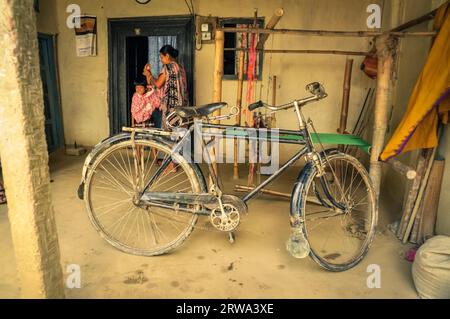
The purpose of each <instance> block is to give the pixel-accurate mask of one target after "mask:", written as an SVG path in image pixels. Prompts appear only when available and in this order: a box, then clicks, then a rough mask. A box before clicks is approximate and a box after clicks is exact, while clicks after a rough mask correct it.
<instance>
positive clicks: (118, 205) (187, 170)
mask: <svg viewBox="0 0 450 319" xmlns="http://www.w3.org/2000/svg"><path fill="white" fill-rule="evenodd" d="M170 153H171V148H170V147H169V146H167V145H165V144H163V143H160V142H158V141H155V140H142V139H141V140H136V141H135V144H133V143H132V141H131V140H127V141H124V142H121V143H118V144H115V145H113V146H111V147H110V148H108V149H107V150H105V151H104V152H103V153H102V154H100V155H99V156H98V158H97V159H96V160H95V161H94V163H93V165H92V167H91V169H90V171H89V173H88V175H87V178H86V184H85V195H86V196H85V202H86V207H87V210H88V214H89V218H90V220H91V222H92V224H93V225H94V227H95V229H96V230H97V231H98V232H99V233H100V235H101V236H102V237H103V238H104V239H105V240H106V241H107V242H108V243H110V244H111V245H113V246H114V247H116V248H118V249H120V250H122V251H124V252H127V253H131V254H135V255H142V256H155V255H161V254H164V253H167V252H169V251H170V250H172V249H175V248H176V247H178V246H179V245H180V244H181V243H183V242H184V241H185V240H186V238H187V237H188V236H189V235H190V234H191V232H192V230H193V229H194V225H195V223H196V222H197V218H198V216H197V215H196V214H191V213H186V212H176V211H175V210H173V209H165V208H156V207H142V206H138V205H136V204H135V203H136V196H137V194H139V191H142V190H143V188H144V186H145V185H146V184H147V182H148V181H150V180H151V179H152V177H153V176H154V175H155V173H156V172H157V171H158V170H159V169H160V165H161V163H162V162H164V161H165V159H168V158H170V162H169V165H168V166H167V167H166V168H165V169H164V171H163V172H162V173H161V174H160V175H159V176H158V177H157V178H156V179H154V180H153V182H152V184H151V185H150V187H149V189H148V191H153V192H183V193H202V192H205V191H206V185H205V182H204V179H203V177H202V175H201V172H200V171H199V170H198V168H197V167H196V166H193V165H191V164H189V163H188V162H187V161H186V160H185V159H184V158H183V157H182V156H180V155H174V156H173V157H171V156H170ZM188 208H192V209H195V208H196V207H188Z"/></svg>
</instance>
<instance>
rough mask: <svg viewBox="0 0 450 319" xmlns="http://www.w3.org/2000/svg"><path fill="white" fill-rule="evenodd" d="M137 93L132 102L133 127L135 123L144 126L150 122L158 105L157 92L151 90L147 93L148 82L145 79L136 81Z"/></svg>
mask: <svg viewBox="0 0 450 319" xmlns="http://www.w3.org/2000/svg"><path fill="white" fill-rule="evenodd" d="M134 85H135V89H136V92H135V93H134V94H133V99H132V101H131V115H132V117H133V126H134V124H135V123H137V124H141V125H143V126H145V125H146V123H147V122H148V121H149V120H150V118H151V116H152V113H153V110H154V109H155V108H157V107H159V105H157V104H158V103H157V99H156V92H155V91H154V90H153V88H151V87H150V88H149V91H148V92H146V87H147V82H146V80H145V79H136V81H134Z"/></svg>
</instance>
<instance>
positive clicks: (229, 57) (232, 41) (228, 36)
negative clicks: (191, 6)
mask: <svg viewBox="0 0 450 319" xmlns="http://www.w3.org/2000/svg"><path fill="white" fill-rule="evenodd" d="M253 21H254V20H253V19H252V18H226V19H220V21H219V24H220V26H221V27H223V28H241V27H242V28H247V27H249V26H252V25H253ZM256 22H257V25H258V28H263V27H264V19H262V18H259V19H257V20H256ZM250 35H251V34H250V33H248V34H247V33H228V32H226V33H225V44H224V48H225V50H224V55H223V79H224V80H236V79H237V73H238V67H239V63H238V62H239V61H238V56H239V51H235V50H234V51H233V50H227V49H236V48H248V47H249V46H250V39H251V37H250ZM263 57H264V55H263V52H259V54H258V56H257V61H256V75H257V78H258V80H261V77H262V65H263V63H262V61H263ZM247 62H248V54H246V59H245V63H244V80H245V79H247Z"/></svg>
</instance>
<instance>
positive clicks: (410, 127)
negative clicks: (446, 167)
mask: <svg viewBox="0 0 450 319" xmlns="http://www.w3.org/2000/svg"><path fill="white" fill-rule="evenodd" d="M449 7H450V4H449V3H447V4H444V5H443V6H441V8H439V10H438V12H437V15H436V18H435V23H434V29H435V30H439V29H440V31H439V34H438V36H437V38H436V40H435V43H434V45H433V48H432V49H431V51H430V55H429V56H428V60H427V62H426V64H425V67H424V69H423V70H422V73H421V74H420V76H419V79H418V81H417V83H416V86H415V87H414V91H413V93H412V95H411V98H410V101H409V105H408V108H407V111H406V114H405V115H404V117H403V119H402V121H401V122H400V124H399V126H398V127H397V129H396V131H395V132H394V135H393V136H392V138H391V139H390V141H389V142H388V144H387V146H386V148H385V149H384V151H383V153H382V154H381V160H383V161H386V160H388V159H389V158H392V157H394V156H397V155H399V154H402V153H405V152H408V151H412V150H417V149H422V148H434V147H436V146H437V144H438V138H437V127H438V122H439V117H441V119H442V121H443V122H444V123H447V121H448V112H449V111H450V41H449V39H450V15H449V11H450V10H448V9H449Z"/></svg>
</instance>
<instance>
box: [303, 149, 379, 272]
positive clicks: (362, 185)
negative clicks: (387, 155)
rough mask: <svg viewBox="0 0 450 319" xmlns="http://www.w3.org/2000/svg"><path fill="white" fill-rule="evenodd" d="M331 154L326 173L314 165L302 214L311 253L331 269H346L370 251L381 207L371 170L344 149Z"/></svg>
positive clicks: (305, 188) (316, 259)
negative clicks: (320, 173)
mask: <svg viewBox="0 0 450 319" xmlns="http://www.w3.org/2000/svg"><path fill="white" fill-rule="evenodd" d="M327 158H328V159H327V160H326V162H327V165H326V168H325V174H324V176H323V177H320V176H318V172H317V170H316V169H315V168H311V171H310V174H309V177H308V178H307V180H306V185H305V187H304V191H303V194H302V196H303V200H302V201H301V207H300V209H301V216H302V217H303V220H304V224H303V225H304V234H305V236H306V238H307V240H308V242H309V244H310V246H311V254H310V256H311V257H312V258H313V259H314V260H315V261H316V262H317V263H318V264H319V265H320V266H322V267H323V268H325V269H327V270H330V271H344V270H347V269H350V268H352V267H354V266H355V265H357V264H358V263H359V262H360V261H361V260H362V259H363V258H364V256H365V255H366V254H367V252H368V249H369V247H370V245H371V243H372V241H373V238H374V235H375V226H376V224H377V218H378V217H377V216H378V212H377V209H378V208H377V202H376V196H375V191H374V189H373V186H372V184H371V181H370V177H369V174H368V173H367V171H366V169H365V168H364V166H363V165H362V164H361V163H360V162H359V161H358V160H357V159H355V158H354V157H352V156H349V155H347V154H342V153H337V154H333V155H330V156H328V157H327ZM324 160H325V159H324ZM327 194H328V195H327ZM333 202H334V203H333ZM336 204H338V205H339V206H340V208H338V207H336Z"/></svg>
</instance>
